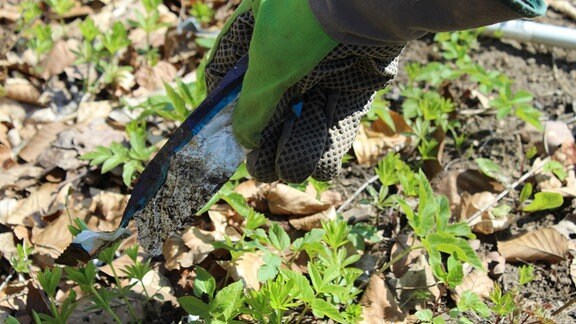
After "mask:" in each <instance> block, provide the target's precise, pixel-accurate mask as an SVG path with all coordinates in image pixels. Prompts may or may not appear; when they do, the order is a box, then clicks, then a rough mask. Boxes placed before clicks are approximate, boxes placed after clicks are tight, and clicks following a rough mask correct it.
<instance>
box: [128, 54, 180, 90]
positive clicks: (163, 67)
mask: <svg viewBox="0 0 576 324" xmlns="http://www.w3.org/2000/svg"><path fill="white" fill-rule="evenodd" d="M176 73H177V70H176V68H175V67H174V65H172V64H170V63H168V62H165V61H160V62H158V64H156V65H155V66H154V67H149V66H143V67H142V68H140V69H139V70H138V71H136V73H135V75H134V76H135V77H136V83H138V84H139V85H140V86H141V87H142V88H144V89H146V90H148V91H154V90H158V89H163V88H164V82H166V83H168V82H172V81H173V80H174V78H175V77H176ZM134 95H136V96H137V95H138V94H136V93H135V94H134Z"/></svg>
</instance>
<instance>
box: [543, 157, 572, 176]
mask: <svg viewBox="0 0 576 324" xmlns="http://www.w3.org/2000/svg"><path fill="white" fill-rule="evenodd" d="M542 171H544V172H552V173H554V175H555V176H556V177H558V179H560V180H561V181H564V179H566V176H567V174H566V168H565V167H564V166H563V165H562V163H560V162H558V161H548V162H546V164H544V166H543V167H542Z"/></svg>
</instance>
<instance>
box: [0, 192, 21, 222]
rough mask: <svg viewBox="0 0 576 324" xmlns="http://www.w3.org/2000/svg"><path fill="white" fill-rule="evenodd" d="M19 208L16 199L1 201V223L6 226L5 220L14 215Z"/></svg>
mask: <svg viewBox="0 0 576 324" xmlns="http://www.w3.org/2000/svg"><path fill="white" fill-rule="evenodd" d="M17 207H18V200H16V199H14V198H4V199H2V200H0V223H1V224H5V223H4V220H5V219H6V218H7V217H8V215H10V214H12V213H13V212H14V211H15V210H16V208H17Z"/></svg>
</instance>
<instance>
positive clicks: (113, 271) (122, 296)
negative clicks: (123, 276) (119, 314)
mask: <svg viewBox="0 0 576 324" xmlns="http://www.w3.org/2000/svg"><path fill="white" fill-rule="evenodd" d="M110 269H111V270H112V274H113V275H114V281H115V282H116V286H117V287H118V289H119V290H120V292H121V294H120V296H121V297H120V298H122V300H123V301H124V303H126V307H128V312H130V316H131V317H132V319H133V320H134V322H138V316H137V315H136V312H135V311H134V308H133V307H132V304H131V303H130V302H129V301H128V297H127V296H126V295H125V294H124V291H123V289H122V285H121V284H120V278H119V277H118V274H117V273H116V268H115V267H114V264H112V262H110Z"/></svg>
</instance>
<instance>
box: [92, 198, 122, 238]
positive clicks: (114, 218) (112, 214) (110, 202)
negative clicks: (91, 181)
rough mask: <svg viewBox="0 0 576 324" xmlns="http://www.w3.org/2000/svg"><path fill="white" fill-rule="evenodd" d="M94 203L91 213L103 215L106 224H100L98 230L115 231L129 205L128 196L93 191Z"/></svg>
mask: <svg viewBox="0 0 576 324" xmlns="http://www.w3.org/2000/svg"><path fill="white" fill-rule="evenodd" d="M90 191H91V192H90V194H91V195H92V203H91V204H90V208H89V209H90V211H91V212H92V213H94V214H96V215H102V216H103V218H104V220H105V222H100V223H99V225H98V230H100V231H113V230H115V229H116V228H117V227H118V225H119V224H120V220H121V219H122V215H123V213H124V209H125V208H126V204H127V203H128V196H127V195H123V194H119V193H115V192H111V191H100V190H97V189H91V190H90Z"/></svg>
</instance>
